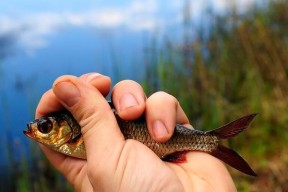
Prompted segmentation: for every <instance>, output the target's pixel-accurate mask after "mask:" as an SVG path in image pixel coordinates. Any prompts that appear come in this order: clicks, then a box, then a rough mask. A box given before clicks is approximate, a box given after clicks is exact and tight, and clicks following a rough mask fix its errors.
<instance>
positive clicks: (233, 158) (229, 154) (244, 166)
mask: <svg viewBox="0 0 288 192" xmlns="http://www.w3.org/2000/svg"><path fill="white" fill-rule="evenodd" d="M211 155H213V156H214V157H216V158H218V159H220V160H221V161H223V162H225V163H227V164H228V165H230V166H231V167H233V168H235V169H237V170H239V171H241V172H243V173H246V174H247V175H251V176H257V174H256V173H255V172H254V171H253V170H252V169H251V167H250V166H249V165H248V163H247V162H246V161H245V160H244V159H243V158H242V157H241V156H240V155H238V154H237V153H236V152H235V151H233V150H231V149H229V148H227V147H224V146H223V145H218V148H217V150H215V151H213V152H212V153H211Z"/></svg>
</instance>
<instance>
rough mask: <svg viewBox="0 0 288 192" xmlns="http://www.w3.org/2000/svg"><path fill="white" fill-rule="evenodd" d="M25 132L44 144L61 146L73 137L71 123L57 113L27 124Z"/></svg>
mask: <svg viewBox="0 0 288 192" xmlns="http://www.w3.org/2000/svg"><path fill="white" fill-rule="evenodd" d="M23 132H24V134H25V135H26V136H27V137H29V138H31V139H33V140H35V141H37V142H39V143H42V144H44V145H47V146H50V147H53V148H55V147H59V146H61V145H63V144H65V143H67V142H69V141H70V140H72V138H73V132H72V128H71V127H70V125H69V123H68V122H67V121H65V120H63V119H62V118H60V117H58V116H57V115H51V116H45V117H41V118H39V119H35V120H34V121H32V122H30V123H28V124H27V130H24V131H23Z"/></svg>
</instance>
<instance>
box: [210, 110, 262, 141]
mask: <svg viewBox="0 0 288 192" xmlns="http://www.w3.org/2000/svg"><path fill="white" fill-rule="evenodd" d="M256 115H257V114H251V115H247V116H244V117H241V118H239V119H237V120H235V121H232V122H231V123H228V124H226V125H224V126H222V127H220V128H218V129H214V130H212V131H208V132H207V133H208V134H211V135H215V136H217V138H218V139H228V138H231V137H234V136H235V135H237V134H238V133H240V132H242V131H244V130H245V129H246V128H248V126H249V124H250V123H251V121H252V120H253V119H254V117H255V116H256Z"/></svg>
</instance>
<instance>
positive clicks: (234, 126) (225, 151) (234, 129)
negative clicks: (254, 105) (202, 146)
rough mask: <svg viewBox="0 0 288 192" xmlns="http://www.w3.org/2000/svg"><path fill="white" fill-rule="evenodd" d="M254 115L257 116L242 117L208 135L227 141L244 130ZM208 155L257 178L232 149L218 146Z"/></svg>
mask: <svg viewBox="0 0 288 192" xmlns="http://www.w3.org/2000/svg"><path fill="white" fill-rule="evenodd" d="M256 115H257V114H251V115H247V116H244V117H242V118H240V119H237V120H235V121H233V122H231V123H228V124H227V125H224V126H222V127H220V128H218V129H214V130H212V131H209V132H208V133H209V134H212V135H215V136H216V137H217V138H218V139H228V138H231V137H234V136H235V135H237V134H238V133H240V132H242V131H243V130H245V129H246V128H247V127H248V126H249V124H250V123H251V121H252V120H253V119H254V117H255V116H256ZM210 154H211V155H213V156H214V157H216V158H218V159H220V160H222V161H223V162H225V163H227V164H228V165H230V166H231V167H233V168H235V169H237V170H239V171H241V172H243V173H246V174H248V175H251V176H257V175H256V173H255V172H254V171H253V170H252V169H251V167H250V166H249V165H248V163H247V162H246V161H245V160H244V159H243V158H242V157H241V156H240V155H238V154H237V153H236V152H235V151H233V150H232V149H229V148H227V147H224V146H223V145H218V147H217V148H216V149H215V150H214V151H212V152H211V153H210Z"/></svg>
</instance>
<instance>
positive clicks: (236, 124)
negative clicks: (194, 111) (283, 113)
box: [23, 102, 256, 176]
mask: <svg viewBox="0 0 288 192" xmlns="http://www.w3.org/2000/svg"><path fill="white" fill-rule="evenodd" d="M109 104H110V106H111V110H112V111H113V112H114V115H115V117H116V119H117V122H118V125H119V127H120V130H121V132H122V133H123V135H124V137H125V139H134V140H137V141H139V142H141V143H143V144H144V145H146V146H147V147H148V148H150V149H151V150H152V151H153V152H154V153H155V154H156V155H157V156H159V157H160V158H161V159H162V160H165V161H170V162H175V163H181V162H184V161H185V160H186V159H185V154H186V153H187V152H188V151H202V152H206V153H209V154H211V155H213V156H214V157H216V158H218V159H220V160H222V161H224V162H225V163H227V164H228V165H230V166H232V167H234V168H235V169H237V170H239V171H241V172H243V173H246V174H248V175H251V176H256V173H255V172H254V171H253V170H252V169H251V167H250V166H249V165H248V163H247V162H246V161H245V160H244V159H243V158H242V157H241V156H240V155H238V154H237V153H236V152H235V151H233V150H232V149H229V148H227V147H225V146H223V145H221V144H220V142H219V141H220V140H222V139H228V138H231V137H234V136H235V135H237V134H238V133H240V132H242V131H243V130H245V129H246V128H247V127H248V126H249V124H250V122H251V121H252V120H253V118H254V117H255V116H256V114H251V115H247V116H244V117H242V118H239V119H237V120H235V121H233V122H231V123H228V124H227V125H224V126H222V127H220V128H218V129H214V130H211V131H200V130H195V129H190V128H187V127H185V126H183V125H179V124H176V125H175V130H174V133H173V135H172V137H171V138H170V139H169V140H168V141H167V142H164V143H160V142H156V141H154V140H153V138H152V137H151V136H150V134H149V132H148V129H147V124H146V119H145V116H142V117H140V118H139V119H136V120H134V121H125V120H122V119H121V118H120V117H119V116H118V114H117V112H116V110H115V108H114V106H113V104H112V103H111V102H109ZM27 127H28V130H24V131H23V132H24V134H25V135H26V136H28V137H29V138H31V139H33V140H35V141H37V142H39V143H42V144H44V145H46V146H47V147H49V148H50V149H53V150H55V151H57V152H59V153H62V154H65V155H68V156H71V157H75V158H81V159H86V158H87V157H86V149H85V145H84V140H83V136H82V134H81V127H80V126H79V124H78V123H77V121H76V120H75V119H74V118H73V116H72V115H71V114H70V113H69V112H68V111H67V110H63V111H59V112H54V113H51V114H48V115H46V116H44V117H41V118H39V119H36V120H34V121H32V122H30V123H28V124H27Z"/></svg>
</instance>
